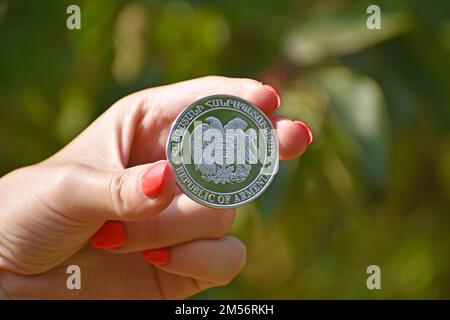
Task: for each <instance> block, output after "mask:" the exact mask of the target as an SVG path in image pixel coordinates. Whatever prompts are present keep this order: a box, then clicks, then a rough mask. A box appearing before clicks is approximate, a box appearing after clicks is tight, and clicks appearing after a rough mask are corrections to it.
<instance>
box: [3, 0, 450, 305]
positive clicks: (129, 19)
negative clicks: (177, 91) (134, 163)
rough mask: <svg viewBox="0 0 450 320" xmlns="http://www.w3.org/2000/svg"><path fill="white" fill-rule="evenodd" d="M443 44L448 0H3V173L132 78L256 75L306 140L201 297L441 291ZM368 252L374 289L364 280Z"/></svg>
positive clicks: (446, 186) (444, 281) (131, 86)
mask: <svg viewBox="0 0 450 320" xmlns="http://www.w3.org/2000/svg"><path fill="white" fill-rule="evenodd" d="M70 4H78V5H79V6H80V7H81V26H82V29H81V30H72V31H69V30H68V29H67V28H66V19H67V17H68V14H66V8H67V6H68V5H70ZM371 4H377V5H378V6H380V8H381V26H382V29H381V30H369V29H367V27H366V19H367V18H368V17H369V14H367V13H366V9H367V7H368V6H369V5H371ZM449 57H450V2H449V1H446V0H442V1H438V0H436V1H420V0H405V1H400V0H399V1H352V0H335V1H331V0H329V1H324V0H314V1H313V0H311V1H306V0H289V1H280V0H270V1H259V0H247V1H231V0H216V1H206V0H203V1H201V0H197V1H186V0H177V1H173V0H164V1H151V0H147V1H146V0H141V1H138V0H136V1H118V0H96V1H56V0H55V1H45V0H40V1H25V0H14V1H5V0H0V145H1V147H0V174H2V175H3V174H5V173H6V172H8V171H11V170H13V169H15V168H17V167H20V166H24V165H28V164H32V163H35V162H38V161H40V160H42V159H44V158H46V157H48V156H49V155H51V154H53V153H54V152H55V151H57V150H58V149H60V148H61V147H62V146H64V145H65V144H67V143H68V142H69V141H70V140H71V139H72V138H74V137H75V136H76V135H77V134H78V133H79V132H81V131H82V130H83V129H84V128H85V127H86V126H87V125H88V124H89V123H90V122H92V121H93V119H95V118H96V117H97V116H98V115H99V114H101V113H102V112H103V111H104V110H105V109H107V108H108V107H109V106H110V105H111V104H112V103H114V102H115V101H116V100H117V99H119V98H121V97H122V96H124V95H127V94H129V93H131V92H133V91H136V90H139V89H143V88H146V87H149V86H156V85H160V84H166V83H171V82H177V81H180V80H185V79H189V78H193V77H198V76H203V75H208V74H217V75H224V76H232V77H251V78H256V79H259V80H261V81H263V82H264V83H270V84H272V85H274V86H276V87H277V88H279V90H280V92H281V95H282V107H281V109H280V114H283V115H286V116H289V117H294V118H299V119H302V120H304V121H305V122H306V123H308V124H310V126H311V128H312V130H313V132H314V138H315V139H314V142H313V144H312V145H311V146H310V148H309V149H308V151H307V152H306V154H305V155H304V156H303V157H302V158H301V159H299V160H293V161H288V162H283V163H282V165H281V169H280V172H279V174H278V175H277V178H276V179H275V181H274V183H273V184H272V185H271V187H270V189H269V190H268V191H267V192H266V193H265V194H264V195H263V196H262V197H261V198H259V199H258V200H257V201H256V202H254V203H252V204H250V205H247V206H245V207H243V208H240V209H239V210H238V211H239V212H238V215H237V220H236V222H235V225H234V227H233V233H235V234H237V235H239V236H240V237H241V238H242V239H243V240H244V242H245V243H246V244H247V246H248V255H249V256H248V263H247V267H246V268H245V270H244V271H243V272H242V274H241V275H240V276H239V277H238V278H237V279H236V280H235V281H234V282H233V283H231V284H230V285H228V286H226V287H222V288H217V289H213V290H210V291H207V292H206V293H203V294H201V295H199V296H197V297H196V298H267V299H271V298H275V299H276V298H290V299H299V298H301V299H305V298H327V299H330V298H336V299H347V298H362V299H378V298H425V299H428V298H447V299H448V298H450V286H449V284H450V237H449V235H450V130H449V128H450V59H449ZM372 264H376V265H379V266H380V267H381V285H382V289H381V290H368V289H367V287H366V279H367V277H368V275H367V274H366V268H367V267H368V266H369V265H372Z"/></svg>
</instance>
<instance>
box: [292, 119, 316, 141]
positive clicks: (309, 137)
mask: <svg viewBox="0 0 450 320" xmlns="http://www.w3.org/2000/svg"><path fill="white" fill-rule="evenodd" d="M294 123H296V124H297V125H299V126H300V127H302V130H304V131H306V144H307V145H310V144H311V143H312V142H313V139H314V137H313V133H312V131H311V129H310V127H309V126H308V125H307V124H306V123H304V122H301V121H299V120H295V121H294Z"/></svg>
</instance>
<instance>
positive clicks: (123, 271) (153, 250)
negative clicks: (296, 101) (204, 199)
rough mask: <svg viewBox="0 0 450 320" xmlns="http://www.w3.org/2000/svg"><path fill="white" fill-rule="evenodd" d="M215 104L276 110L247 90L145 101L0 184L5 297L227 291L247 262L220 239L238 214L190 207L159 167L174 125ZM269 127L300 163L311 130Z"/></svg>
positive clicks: (176, 90)
mask: <svg viewBox="0 0 450 320" xmlns="http://www.w3.org/2000/svg"><path fill="white" fill-rule="evenodd" d="M211 94H231V95H236V96H240V97H242V98H244V99H247V100H249V101H251V102H253V103H254V104H255V105H257V106H258V107H259V108H261V109H262V110H263V111H264V112H265V113H266V114H267V115H268V116H271V114H272V113H273V112H274V111H275V109H277V108H278V106H279V103H280V98H279V96H278V94H277V93H276V91H275V90H274V89H273V88H272V87H270V86H266V85H263V84H261V83H259V82H257V81H254V80H250V79H230V78H223V77H205V78H200V79H195V80H190V81H185V82H180V83H177V84H173V85H167V86H162V87H157V88H152V89H148V90H143V91H140V92H137V93H135V94H132V95H130V96H127V97H125V98H123V99H122V100H120V101H118V102H117V103H116V104H114V105H113V106H112V107H111V108H109V110H107V111H106V112H105V113H104V114H103V115H102V116H100V117H99V118H98V119H97V120H96V121H94V122H93V123H92V124H91V125H90V126H89V127H88V128H87V129H86V130H84V131H83V132H82V133H81V134H80V135H79V136H78V137H77V138H75V139H74V140H73V141H72V142H71V143H70V144H68V145H67V146H66V147H65V148H64V149H62V150H61V151H59V152H58V153H57V154H55V155H54V156H52V157H51V158H49V159H47V160H45V161H43V162H41V163H39V164H36V165H33V166H30V167H26V168H22V169H18V170H16V171H14V172H12V173H10V174H8V175H6V176H4V177H3V178H1V179H0V270H1V271H0V296H2V295H4V296H5V297H6V298H34V299H46V298H83V299H96V298H97V299H102V298H104V299H108V298H125V299H139V298H155V299H159V298H170V299H176V298H185V297H188V296H191V295H193V294H196V293H198V292H200V291H202V290H205V289H207V288H210V287H214V286H218V285H223V284H226V283H228V282H229V281H231V280H232V279H233V278H234V277H235V276H236V274H237V273H238V272H239V271H240V270H241V269H242V267H243V266H244V264H245V259H246V250H245V246H244V245H243V244H242V243H241V242H240V241H239V240H238V239H236V238H234V237H231V236H225V234H226V232H227V231H228V229H229V228H230V226H231V224H232V222H233V219H234V210H219V209H211V208H206V207H204V206H201V205H199V204H197V203H195V202H194V201H192V200H190V199H189V198H188V197H187V196H186V195H184V194H183V193H181V192H179V191H178V189H177V187H176V183H175V178H174V174H173V172H172V171H171V169H170V166H169V165H168V163H167V161H165V160H163V159H165V144H166V139H167V136H168V132H169V129H170V126H171V124H172V122H173V120H174V119H175V117H176V116H177V115H178V113H179V112H180V111H181V110H182V109H183V108H184V107H186V106H188V105H189V104H190V103H192V102H193V101H195V100H197V99H199V98H201V97H204V96H207V95H211ZM271 119H272V121H273V124H274V125H275V127H276V128H278V129H279V130H278V138H279V148H280V155H281V158H282V159H290V158H293V157H296V156H299V155H301V154H302V153H303V152H304V151H305V149H306V147H307V145H308V144H309V143H311V140H312V135H311V132H310V131H309V129H308V127H307V126H306V125H304V124H303V123H301V122H299V121H291V120H288V119H285V118H281V117H271ZM89 239H91V245H89V244H88V243H89V242H88V241H89ZM87 244H88V245H87ZM168 248H169V249H168ZM69 265H78V266H79V267H80V268H81V286H82V287H81V290H69V289H68V288H67V287H66V279H67V277H68V275H67V274H66V268H67V267H68V266H69Z"/></svg>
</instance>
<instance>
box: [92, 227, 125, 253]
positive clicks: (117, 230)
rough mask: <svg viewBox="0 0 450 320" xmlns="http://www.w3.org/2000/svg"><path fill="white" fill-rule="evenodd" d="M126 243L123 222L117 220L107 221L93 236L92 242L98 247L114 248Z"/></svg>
mask: <svg viewBox="0 0 450 320" xmlns="http://www.w3.org/2000/svg"><path fill="white" fill-rule="evenodd" d="M124 243H125V231H124V230H123V227H122V224H121V223H120V222H116V221H107V222H105V224H103V226H102V227H101V228H100V229H99V230H98V231H97V232H96V233H95V234H94V235H93V236H92V237H91V244H92V246H94V247H95V248H98V249H114V248H117V247H120V246H122V245H123V244H124Z"/></svg>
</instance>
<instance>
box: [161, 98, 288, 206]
mask: <svg viewBox="0 0 450 320" xmlns="http://www.w3.org/2000/svg"><path fill="white" fill-rule="evenodd" d="M221 97H225V98H231V99H236V100H239V101H242V102H244V103H246V104H249V105H251V106H252V107H254V108H255V109H257V110H258V111H259V112H260V114H261V115H262V116H263V117H264V118H265V120H266V121H267V122H268V123H269V125H270V128H271V129H275V128H274V126H273V125H272V122H271V121H270V119H269V117H267V115H266V114H265V113H264V112H263V111H262V110H261V109H260V108H258V107H257V106H255V105H254V104H253V103H251V102H250V101H248V100H246V99H243V98H241V97H237V96H234V95H231V94H213V95H209V96H206V97H203V98H200V99H197V100H195V101H194V102H192V103H191V104H189V105H188V106H187V107H185V108H184V109H183V110H182V111H181V112H180V113H179V114H178V116H177V117H176V118H175V120H174V121H173V123H172V125H171V126H170V130H169V135H168V136H167V141H166V158H167V160H168V161H169V164H170V166H171V168H172V170H173V172H174V175H175V180H176V181H177V185H178V186H179V187H180V188H181V189H182V191H183V193H184V194H185V195H187V196H188V197H189V198H190V199H192V200H194V201H195V202H197V203H199V204H202V205H205V206H207V207H210V208H215V209H226V208H237V207H240V206H243V205H245V204H247V203H249V202H251V201H253V200H255V199H257V198H258V197H260V196H261V195H262V194H263V193H264V191H265V190H266V189H267V188H268V187H269V186H270V184H271V183H272V181H273V179H274V178H275V175H276V174H277V173H278V169H279V164H280V155H279V146H278V137H277V133H276V132H275V145H276V148H275V150H276V162H277V163H276V165H275V169H274V170H273V171H272V174H271V175H270V178H269V180H268V181H267V183H266V184H265V185H264V187H262V188H261V189H260V190H259V192H258V193H256V194H255V195H254V196H252V197H250V198H248V199H246V200H244V201H242V202H239V203H238V204H231V205H226V204H225V205H220V204H211V203H210V202H206V201H204V200H201V199H198V198H197V197H195V196H194V195H193V194H192V193H191V192H190V191H189V190H188V189H187V188H186V187H185V186H184V185H183V183H182V182H181V181H180V180H179V179H178V175H177V174H176V172H175V168H174V166H173V164H172V161H171V157H170V156H169V154H170V153H169V149H170V146H169V144H170V143H169V142H170V139H171V137H172V134H173V131H174V127H175V124H176V123H177V122H178V120H179V119H180V118H181V117H182V116H183V115H184V114H185V113H186V112H188V111H189V109H190V108H192V107H193V106H194V105H196V104H199V103H200V102H202V101H203V100H212V99H215V98H221ZM230 110H232V109H230ZM258 177H259V175H258ZM204 189H206V188H204ZM206 190H207V189H206ZM207 191H209V190H207Z"/></svg>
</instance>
